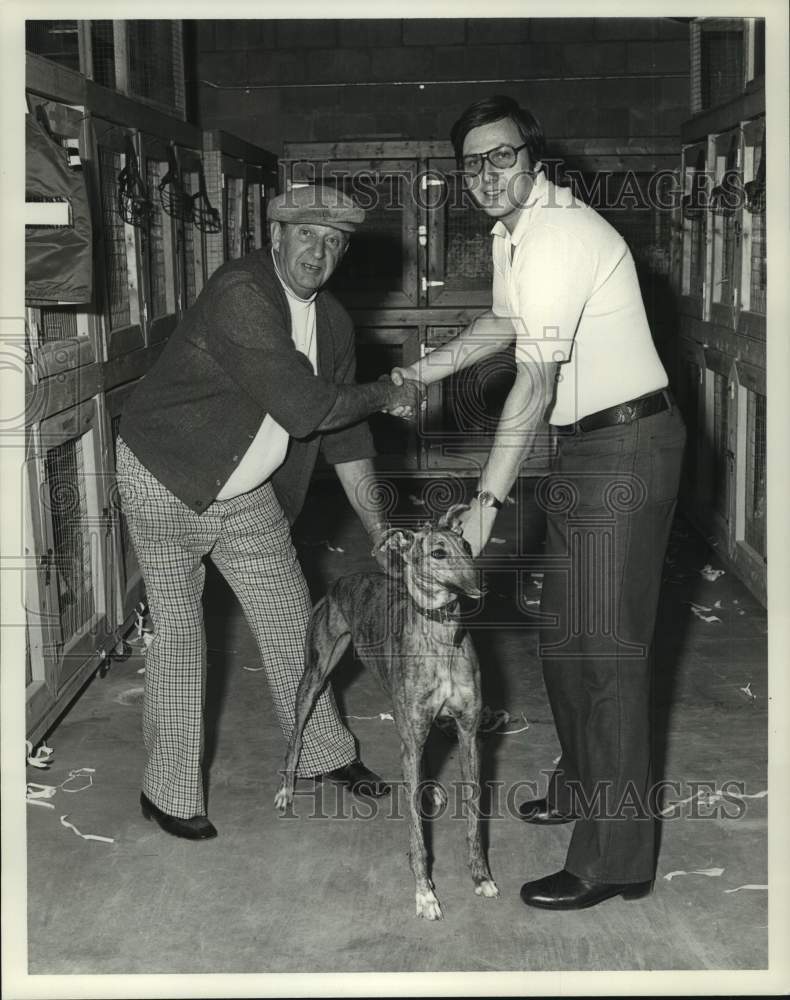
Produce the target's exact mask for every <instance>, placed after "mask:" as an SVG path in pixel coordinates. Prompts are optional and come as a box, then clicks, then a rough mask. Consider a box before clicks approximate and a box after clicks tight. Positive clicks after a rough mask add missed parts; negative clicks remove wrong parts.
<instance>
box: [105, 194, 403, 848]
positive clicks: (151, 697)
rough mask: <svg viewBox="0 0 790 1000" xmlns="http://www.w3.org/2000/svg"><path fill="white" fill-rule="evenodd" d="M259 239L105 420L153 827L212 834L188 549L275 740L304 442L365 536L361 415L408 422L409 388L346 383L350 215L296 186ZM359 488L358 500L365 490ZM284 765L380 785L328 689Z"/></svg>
mask: <svg viewBox="0 0 790 1000" xmlns="http://www.w3.org/2000/svg"><path fill="white" fill-rule="evenodd" d="M267 216H268V219H269V221H270V230H271V248H270V249H268V248H267V249H265V250H259V251H255V252H254V253H251V254H249V255H248V256H247V257H244V258H242V259H241V260H235V261H231V262H229V263H228V264H226V265H225V266H223V267H221V268H220V269H219V270H218V271H217V272H216V273H215V274H214V275H213V276H212V277H211V279H210V280H209V282H208V283H207V285H206V287H205V289H204V290H203V292H202V294H201V295H200V296H199V298H198V300H197V302H196V303H195V304H194V305H193V306H192V307H191V308H190V309H189V311H188V312H187V313H186V315H185V316H184V318H183V320H182V321H181V323H180V324H179V326H178V327H177V329H176V330H175V331H174V333H173V335H172V336H171V338H170V340H169V341H168V343H167V345H166V346H165V348H164V350H163V351H162V354H161V356H160V358H159V359H158V361H157V362H156V364H155V365H154V367H153V368H152V369H151V371H149V372H148V373H147V374H146V376H145V378H144V379H143V380H142V381H141V383H140V385H139V387H138V388H137V390H136V391H135V392H134V394H133V395H132V397H131V399H130V400H129V403H128V404H127V407H126V408H125V410H124V413H123V415H122V418H121V428H120V436H119V440H118V447H117V457H118V459H117V471H118V487H119V491H120V494H121V500H122V505H123V510H124V513H125V515H126V519H127V523H128V527H129V532H130V534H131V538H132V541H133V543H134V547H135V551H136V553H137V556H138V559H139V561H140V566H141V569H142V573H143V577H144V579H145V585H146V593H147V597H148V605H149V609H150V612H151V617H152V620H153V624H154V634H153V640H152V642H151V645H150V646H149V648H148V652H147V655H146V672H145V699H144V709H143V731H144V739H145V745H146V749H147V753H148V758H147V763H146V766H145V771H144V775H143V786H142V787H143V791H142V794H141V797H140V803H141V807H142V810H143V814H144V815H145V816H146V817H148V818H152V817H153V818H154V819H155V820H156V821H157V822H158V823H159V825H160V826H161V827H162V828H163V829H164V830H165V831H167V832H168V833H171V834H173V835H174V836H178V837H185V838H188V839H191V840H200V839H205V838H208V837H213V836H216V832H217V831H216V829H215V827H214V825H213V824H212V823H211V821H210V820H209V819H208V816H207V815H206V809H205V803H204V787H203V786H204V776H203V774H202V767H201V757H202V751H203V700H204V692H205V671H206V649H205V633H204V628H203V615H202V605H201V597H202V591H203V584H204V578H205V568H204V565H203V562H202V560H203V557H204V556H207V555H210V556H211V559H212V561H213V562H214V564H215V565H216V566H217V567H218V569H219V570H220V572H221V573H222V574H223V576H224V577H225V578H226V580H227V581H228V583H229V584H230V586H231V587H232V588H233V590H234V592H235V593H236V596H237V597H238V599H239V602H240V604H241V606H242V609H243V611H244V614H245V616H246V618H247V621H248V622H249V625H250V628H251V629H252V632H253V634H254V636H255V639H256V641H257V643H258V647H259V650H260V654H261V658H262V661H263V665H264V667H265V669H266V672H267V677H268V681H269V685H270V688H271V691H272V695H273V697H274V703H275V707H276V710H277V715H278V719H279V722H280V726H281V728H282V731H283V733H284V734H285V736H286V737H287V736H289V735H290V731H291V728H292V726H293V706H294V702H295V696H296V688H297V685H298V682H299V678H300V677H301V673H302V667H303V653H304V641H305V629H306V624H307V620H308V616H309V614H310V600H309V595H308V590H307V586H306V583H305V579H304V576H303V574H302V571H301V568H300V566H299V563H298V561H297V556H296V553H295V551H294V547H293V544H292V542H291V536H290V524H291V523H293V521H294V519H295V518H296V516H297V514H298V513H299V511H300V509H301V507H302V504H303V501H304V498H305V493H306V491H307V487H308V484H309V481H310V477H311V474H312V471H313V467H314V465H315V461H316V457H317V454H318V451H319V448H320V449H321V450H322V452H323V454H324V456H325V458H326V459H327V461H328V462H330V463H331V464H333V465H334V466H335V469H336V471H337V474H338V477H339V479H340V482H341V484H342V486H343V489H344V490H345V493H346V495H347V496H348V499H349V501H350V503H351V505H352V507H353V509H354V510H355V511H356V513H357V514H358V516H359V518H360V520H361V521H362V523H363V525H364V526H365V529H366V530H367V531H368V533H369V534H370V536H371V538H372V539H373V540H374V541H375V539H376V537H377V534H378V533H379V532H380V530H381V528H382V525H381V523H380V518H379V517H378V516H377V511H376V509H375V505H373V504H371V503H370V502H369V498H370V495H371V490H370V485H371V481H372V478H373V466H372V461H371V458H372V456H373V454H374V449H373V446H372V440H371V437H370V433H369V431H368V428H367V425H366V424H365V423H364V419H365V418H366V417H367V416H369V415H370V414H371V413H373V412H376V411H378V410H388V411H390V412H393V411H394V412H397V413H399V414H400V415H413V413H414V412H415V411H416V408H417V405H418V399H417V397H418V394H419V393H418V388H417V386H416V385H415V384H414V383H413V382H412V383H408V384H406V385H404V386H402V387H396V386H394V385H392V384H391V383H389V382H376V383H373V384H369V385H356V384H355V383H354V370H355V355H354V333H353V328H352V324H351V320H350V318H349V316H348V314H347V313H346V311H345V310H344V309H343V307H342V306H341V305H340V304H339V303H338V302H337V300H336V299H335V298H333V296H332V295H331V294H330V293H329V292H328V291H326V290H325V289H324V286H325V284H326V282H327V281H328V279H329V278H330V276H331V275H332V273H333V272H334V270H335V269H336V267H337V266H338V264H339V263H340V261H341V260H342V258H343V255H344V253H345V252H346V249H347V247H348V242H349V238H350V234H351V233H352V232H353V231H354V229H355V228H356V227H357V226H358V225H359V224H360V223H361V222H363V221H364V212H363V211H362V210H361V209H360V208H359V207H358V206H357V205H356V204H355V203H354V202H353V201H351V199H349V198H347V197H346V196H345V195H343V194H342V193H340V192H337V191H334V190H331V189H324V188H321V187H312V186H308V187H300V188H296V189H294V190H293V191H291V192H289V193H287V194H285V195H280V196H278V197H277V198H274V199H273V200H272V201H271V203H270V205H269V208H268V212H267ZM366 498H367V499H366ZM301 761H302V763H301V764H300V774H302V775H305V776H310V775H312V776H329V777H330V778H332V779H333V780H335V781H339V782H342V783H343V784H345V785H347V786H348V787H350V788H352V790H353V791H355V792H356V793H358V794H366V795H372V796H378V795H383V794H386V793H387V792H388V791H389V787H388V786H387V785H386V784H385V783H384V782H382V781H381V779H379V778H378V777H377V776H376V775H375V774H373V773H372V772H371V771H369V770H368V769H367V768H366V767H365V766H364V765H363V764H362V763H361V761H360V760H359V759H358V758H357V754H356V749H355V741H354V738H353V736H352V735H351V733H350V732H349V731H348V730H347V729H346V727H345V726H344V725H343V724H342V722H341V721H340V718H339V717H338V714H337V709H336V707H335V704H334V701H333V698H332V695H331V692H326V693H325V694H324V695H323V696H322V698H321V700H320V701H319V703H318V704H317V706H316V708H315V711H314V713H313V716H312V718H311V721H310V724H309V726H308V728H307V730H306V732H305V743H304V749H303V751H302V758H301Z"/></svg>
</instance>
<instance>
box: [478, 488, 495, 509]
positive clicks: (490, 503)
mask: <svg viewBox="0 0 790 1000" xmlns="http://www.w3.org/2000/svg"><path fill="white" fill-rule="evenodd" d="M477 499H478V500H479V502H480V503H481V504H482V505H483V507H495V506H496V502H497V501H496V497H495V496H494V494H493V493H489V492H488V490H480V492H479V493H478V494H477Z"/></svg>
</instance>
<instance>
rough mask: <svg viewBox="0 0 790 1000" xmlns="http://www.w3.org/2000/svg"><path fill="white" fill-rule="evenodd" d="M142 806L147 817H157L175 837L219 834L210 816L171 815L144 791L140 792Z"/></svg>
mask: <svg viewBox="0 0 790 1000" xmlns="http://www.w3.org/2000/svg"><path fill="white" fill-rule="evenodd" d="M140 808H141V809H142V811H143V816H145V818H146V819H155V820H156V822H157V823H158V824H159V825H160V826H161V827H162V829H163V830H164V831H165V833H171V834H172V835H173V836H174V837H185V838H186V839H187V840H208V839H209V837H216V836H217V828H216V827H215V826H214V824H213V823H212V822H211V820H210V819H209V818H208V816H192V818H191V819H181V817H180V816H171V815H170V813H166V812H162V810H161V809H160V808H159V806H155V805H154V804H153V802H152V801H151V800H150V799H149V798H148V797H147V796H146V795H145V793H144V792H140Z"/></svg>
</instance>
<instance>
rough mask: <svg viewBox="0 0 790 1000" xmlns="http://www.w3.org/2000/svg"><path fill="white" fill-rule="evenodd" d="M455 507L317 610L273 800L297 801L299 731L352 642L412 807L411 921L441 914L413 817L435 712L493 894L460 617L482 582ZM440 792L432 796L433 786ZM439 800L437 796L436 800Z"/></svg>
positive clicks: (394, 538) (474, 700)
mask: <svg viewBox="0 0 790 1000" xmlns="http://www.w3.org/2000/svg"><path fill="white" fill-rule="evenodd" d="M466 509H468V508H466V507H464V506H461V505H457V506H455V507H452V508H451V509H450V510H449V511H447V513H446V514H445V515H444V516H443V517H442V518H441V519H440V520H439V522H438V524H435V525H431V524H426V525H424V526H423V527H422V528H420V530H418V531H407V530H401V529H398V528H392V529H390V530H389V531H388V532H387V533H386V535H385V536H384V538H383V540H382V541H381V542H379V545H378V549H379V550H381V551H386V552H389V553H391V554H392V556H393V561H394V562H395V567H394V568H395V571H396V572H395V573H394V574H393V575H385V574H383V573H357V574H355V575H353V576H347V577H344V578H342V579H340V580H335V581H334V582H333V583H332V584H331V585H330V587H329V590H328V592H327V594H326V596H325V597H324V598H322V599H321V600H320V601H319V602H318V604H316V606H315V609H314V611H313V615H312V618H311V621H310V626H309V629H308V635H307V645H306V650H305V670H304V674H303V675H302V679H301V681H300V683H299V689H298V692H297V696H296V721H295V725H294V730H293V733H292V735H291V740H290V743H289V746H288V751H287V753H286V757H285V765H284V772H283V775H284V776H283V781H282V785H281V787H280V790H279V791H278V793H277V795H276V797H275V805H276V806H277V808H278V809H280V810H281V811H284V810H285V809H286V807H287V806H288V805H289V804H290V802H291V801H292V800H293V794H294V779H295V773H296V766H297V764H298V761H299V752H300V750H301V746H302V732H303V729H304V726H305V723H306V722H307V719H308V717H309V715H310V712H311V710H312V708H313V705H314V704H315V701H316V699H317V698H318V695H319V694H320V692H321V690H322V689H323V687H324V684H325V683H326V680H327V677H328V676H329V674H330V673H331V671H332V669H333V667H334V666H335V664H336V663H337V662H338V661H339V660H340V658H341V657H342V655H343V653H344V652H345V650H346V648H347V646H348V644H349V642H350V641H352V640H353V642H354V647H355V649H356V652H357V655H358V656H359V658H360V659H361V660H362V661H363V662H364V663H365V664H366V665H367V666H369V667H371V668H373V670H375V672H376V674H377V675H378V678H379V681H380V682H381V685H382V687H383V688H384V690H385V691H386V692H387V694H388V695H389V696H390V698H391V699H392V715H393V719H394V722H395V726H396V728H397V730H398V735H399V736H400V740H401V760H402V764H403V777H404V779H405V785H406V791H407V793H408V800H409V836H410V850H409V860H410V863H411V869H412V872H413V873H414V878H415V881H416V904H417V916H418V917H424V918H426V919H428V920H439V919H441V917H442V911H441V907H440V905H439V901H438V899H437V898H436V895H435V894H434V891H433V883H432V882H431V880H430V879H429V877H428V870H427V852H426V849H425V841H424V837H423V829H422V818H421V816H420V811H419V802H418V796H419V790H420V787H421V785H420V765H421V760H422V752H423V748H424V746H425V741H426V738H427V736H428V731H429V730H430V728H431V724H432V723H433V721H434V719H435V718H436V717H437V716H438V715H439V714H440V713H441V714H442V715H450V716H452V717H454V718H455V720H456V725H457V727H458V739H459V749H460V760H461V774H462V777H463V780H464V782H465V783H466V784H467V785H468V787H469V788H470V791H471V793H472V794H471V798H470V800H469V801H468V802H467V832H466V839H467V848H468V863H469V868H470V870H471V873H472V878H473V880H474V884H475V893H477V895H479V896H486V897H494V896H498V895H499V890H498V889H497V887H496V884H495V883H494V881H493V879H492V878H491V873H490V871H489V869H488V863H487V861H486V859H485V856H484V854H483V848H482V844H481V841H480V816H479V799H480V758H479V753H478V746H477V727H478V722H479V719H480V712H481V707H482V706H481V699H480V671H479V667H478V662H477V657H476V655H475V651H474V648H473V646H472V641H471V639H470V638H469V634H468V632H467V630H466V629H465V628H464V627H463V625H462V624H461V623H460V621H459V619H458V617H457V613H458V612H457V609H458V594H466V595H467V596H469V597H475V598H479V597H481V596H482V591H481V590H480V588H479V586H478V575H477V571H476V570H475V569H474V566H473V564H472V557H471V550H470V549H469V545H468V543H467V542H466V541H465V540H464V538H463V534H462V533H461V525H460V523H459V515H460V513H461V512H462V511H464V510H466ZM437 792H438V789H437ZM442 800H443V796H439V797H438V798H435V801H438V802H441V801H442Z"/></svg>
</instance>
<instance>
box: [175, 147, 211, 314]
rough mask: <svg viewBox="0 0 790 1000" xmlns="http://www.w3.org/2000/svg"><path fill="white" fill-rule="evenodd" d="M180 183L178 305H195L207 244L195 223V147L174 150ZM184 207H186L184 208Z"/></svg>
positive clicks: (197, 161) (197, 188) (203, 275)
mask: <svg viewBox="0 0 790 1000" xmlns="http://www.w3.org/2000/svg"><path fill="white" fill-rule="evenodd" d="M176 157H177V160H178V166H179V173H180V177H181V183H182V185H183V189H184V196H185V208H184V212H183V213H182V216H181V220H180V226H179V227H178V228H177V239H178V256H179V261H180V280H181V308H182V309H183V310H186V309H188V308H189V307H190V306H191V305H193V304H194V302H195V300H196V299H197V297H198V295H200V293H201V292H202V291H203V286H204V285H205V283H206V244H205V236H204V233H203V232H202V230H201V229H200V228H198V226H197V225H196V224H195V217H194V213H193V211H192V207H193V206H194V204H195V201H196V199H197V197H198V195H199V193H200V176H201V174H200V171H201V169H202V164H201V156H200V153H198V152H196V151H195V150H191V149H190V150H186V149H178V150H177V151H176ZM187 208H188V209H189V210H187Z"/></svg>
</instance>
